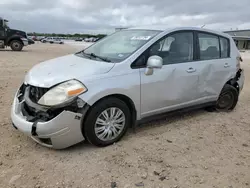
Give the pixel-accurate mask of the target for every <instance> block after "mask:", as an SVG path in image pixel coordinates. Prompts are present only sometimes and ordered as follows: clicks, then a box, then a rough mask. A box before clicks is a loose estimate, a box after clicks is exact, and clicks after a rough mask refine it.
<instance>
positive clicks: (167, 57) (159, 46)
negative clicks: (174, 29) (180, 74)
mask: <svg viewBox="0 0 250 188" xmlns="http://www.w3.org/2000/svg"><path fill="white" fill-rule="evenodd" d="M153 55H158V56H160V57H162V59H163V64H164V65H167V64H174V63H182V62H188V61H192V60H193V33H192V32H178V33H175V34H172V35H169V36H168V37H166V38H164V39H162V40H160V41H158V42H156V43H155V44H154V45H153V46H151V47H150V48H149V57H150V56H153Z"/></svg>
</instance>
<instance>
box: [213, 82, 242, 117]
mask: <svg viewBox="0 0 250 188" xmlns="http://www.w3.org/2000/svg"><path fill="white" fill-rule="evenodd" d="M238 99H239V92H238V90H237V89H236V88H235V87H233V86H231V85H229V84H226V85H225V86H224V87H223V89H222V91H221V94H220V96H219V98H218V100H217V102H216V105H215V109H216V110H217V111H219V112H230V111H232V110H233V109H234V108H235V106H236V105H237V103H238Z"/></svg>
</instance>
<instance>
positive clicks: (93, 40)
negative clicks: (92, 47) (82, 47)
mask: <svg viewBox="0 0 250 188" xmlns="http://www.w3.org/2000/svg"><path fill="white" fill-rule="evenodd" d="M97 39H98V38H96V37H90V38H85V39H84V41H85V42H95V41H97Z"/></svg>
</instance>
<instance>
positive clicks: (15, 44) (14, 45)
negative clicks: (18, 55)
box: [10, 40, 23, 51]
mask: <svg viewBox="0 0 250 188" xmlns="http://www.w3.org/2000/svg"><path fill="white" fill-rule="evenodd" d="M10 47H11V49H12V50H13V51H21V50H22V49H23V43H22V42H21V41H19V40H13V41H11V43H10Z"/></svg>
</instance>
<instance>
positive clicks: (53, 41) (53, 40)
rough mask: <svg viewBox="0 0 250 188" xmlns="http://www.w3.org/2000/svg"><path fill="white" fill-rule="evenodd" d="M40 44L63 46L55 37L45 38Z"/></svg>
mask: <svg viewBox="0 0 250 188" xmlns="http://www.w3.org/2000/svg"><path fill="white" fill-rule="evenodd" d="M41 42H42V43H50V44H64V42H63V41H62V40H61V39H59V38H57V37H46V38H44V39H42V40H41Z"/></svg>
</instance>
